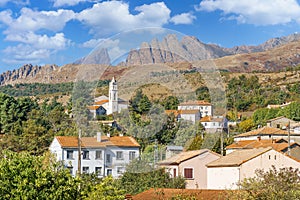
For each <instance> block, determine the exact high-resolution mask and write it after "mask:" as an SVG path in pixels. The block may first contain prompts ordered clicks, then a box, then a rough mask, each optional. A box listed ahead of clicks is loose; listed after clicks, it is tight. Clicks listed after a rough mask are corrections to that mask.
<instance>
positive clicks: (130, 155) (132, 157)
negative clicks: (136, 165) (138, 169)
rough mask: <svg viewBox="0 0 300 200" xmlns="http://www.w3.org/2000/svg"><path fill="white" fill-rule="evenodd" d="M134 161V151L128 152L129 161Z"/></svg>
mask: <svg viewBox="0 0 300 200" xmlns="http://www.w3.org/2000/svg"><path fill="white" fill-rule="evenodd" d="M133 159H135V151H129V160H133Z"/></svg>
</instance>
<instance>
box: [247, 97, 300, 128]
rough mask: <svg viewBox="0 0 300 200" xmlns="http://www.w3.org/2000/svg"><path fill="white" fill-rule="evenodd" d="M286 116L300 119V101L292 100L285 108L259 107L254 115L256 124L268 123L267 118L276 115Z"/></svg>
mask: <svg viewBox="0 0 300 200" xmlns="http://www.w3.org/2000/svg"><path fill="white" fill-rule="evenodd" d="M280 116H285V117H287V118H289V119H292V120H296V121H300V103H299V102H292V103H291V104H289V105H288V106H286V107H284V108H276V109H268V108H261V109H257V110H256V111H255V112H254V113H253V116H252V119H253V121H254V124H255V125H262V126H264V125H266V122H267V120H269V119H273V118H276V117H280Z"/></svg>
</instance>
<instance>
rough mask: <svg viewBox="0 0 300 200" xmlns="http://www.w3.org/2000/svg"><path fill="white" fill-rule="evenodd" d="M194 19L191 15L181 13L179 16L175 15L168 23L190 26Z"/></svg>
mask: <svg viewBox="0 0 300 200" xmlns="http://www.w3.org/2000/svg"><path fill="white" fill-rule="evenodd" d="M195 19H196V16H194V15H193V14H191V13H182V14H179V15H175V16H174V17H172V18H171V19H170V22H172V23H174V24H175V25H177V24H192V23H193V21H194V20H195Z"/></svg>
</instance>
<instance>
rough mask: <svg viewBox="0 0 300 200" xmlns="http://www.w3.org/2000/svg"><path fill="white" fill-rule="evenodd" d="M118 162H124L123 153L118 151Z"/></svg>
mask: <svg viewBox="0 0 300 200" xmlns="http://www.w3.org/2000/svg"><path fill="white" fill-rule="evenodd" d="M117 160H123V152H122V151H117Z"/></svg>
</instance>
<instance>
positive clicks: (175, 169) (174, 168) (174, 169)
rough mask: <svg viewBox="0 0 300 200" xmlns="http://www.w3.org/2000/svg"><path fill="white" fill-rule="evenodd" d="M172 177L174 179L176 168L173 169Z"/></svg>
mask: <svg viewBox="0 0 300 200" xmlns="http://www.w3.org/2000/svg"><path fill="white" fill-rule="evenodd" d="M173 177H174V178H175V177H176V168H174V169H173Z"/></svg>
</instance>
